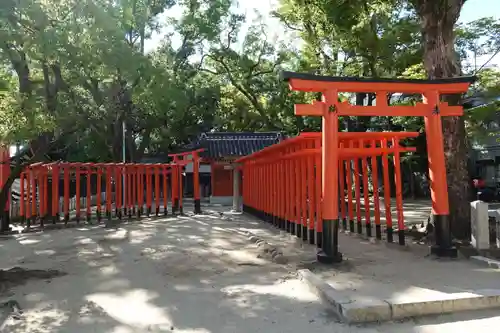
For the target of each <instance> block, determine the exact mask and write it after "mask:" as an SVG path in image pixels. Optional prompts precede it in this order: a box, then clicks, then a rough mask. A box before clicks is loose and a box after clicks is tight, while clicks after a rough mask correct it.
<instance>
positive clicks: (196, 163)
mask: <svg viewBox="0 0 500 333" xmlns="http://www.w3.org/2000/svg"><path fill="white" fill-rule="evenodd" d="M193 199H194V213H195V214H201V201H200V157H199V156H198V153H197V152H194V153H193Z"/></svg>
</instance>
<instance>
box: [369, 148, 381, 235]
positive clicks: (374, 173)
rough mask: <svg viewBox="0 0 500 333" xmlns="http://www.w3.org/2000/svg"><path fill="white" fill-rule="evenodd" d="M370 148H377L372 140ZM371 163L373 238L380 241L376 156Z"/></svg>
mask: <svg viewBox="0 0 500 333" xmlns="http://www.w3.org/2000/svg"><path fill="white" fill-rule="evenodd" d="M371 146H372V147H373V148H377V141H376V140H373V141H372V144H371ZM371 163H372V180H373V204H374V208H375V237H376V238H377V239H378V240H380V239H382V229H381V227H380V198H379V194H378V190H379V188H378V187H379V186H378V163H377V156H376V155H373V156H372V157H371Z"/></svg>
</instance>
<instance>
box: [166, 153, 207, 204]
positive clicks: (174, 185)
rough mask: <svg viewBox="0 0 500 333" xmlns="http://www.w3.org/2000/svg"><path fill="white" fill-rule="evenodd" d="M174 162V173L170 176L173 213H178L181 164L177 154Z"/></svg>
mask: <svg viewBox="0 0 500 333" xmlns="http://www.w3.org/2000/svg"><path fill="white" fill-rule="evenodd" d="M173 163H174V164H173V166H172V175H171V176H170V177H171V180H172V214H176V213H177V210H178V209H179V194H178V192H179V183H178V181H179V165H178V157H177V156H174V160H173ZM212 192H213V187H212Z"/></svg>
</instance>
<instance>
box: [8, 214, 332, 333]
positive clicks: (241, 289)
mask: <svg viewBox="0 0 500 333" xmlns="http://www.w3.org/2000/svg"><path fill="white" fill-rule="evenodd" d="M233 222H234V221H231V220H224V219H203V218H195V217H188V216H180V217H176V218H167V219H157V220H149V221H142V222H140V223H130V224H124V225H122V226H120V227H118V228H112V229H105V228H75V229H71V230H54V231H51V232H45V233H37V234H35V233H34V234H23V235H19V236H16V237H13V238H11V239H10V240H6V241H5V242H4V243H3V244H4V248H6V249H8V254H7V255H4V256H2V257H1V258H0V263H1V266H0V267H1V268H5V267H10V266H20V265H22V266H23V267H25V268H30V269H58V270H61V271H64V272H66V273H67V275H65V276H61V277H57V278H54V279H46V280H43V281H29V282H28V283H27V284H25V285H23V286H18V287H15V288H13V289H12V291H13V296H12V297H14V298H15V299H17V300H18V301H19V303H20V304H21V306H22V308H23V310H24V315H23V317H22V318H21V319H20V320H13V319H9V320H8V321H7V322H5V323H4V324H3V327H2V329H1V330H0V331H2V332H9V333H18V332H171V331H176V332H214V333H215V332H217V333H219V332H222V333H224V332H228V333H229V332H231V333H234V332H257V331H275V332H278V331H279V332H299V331H300V332H303V331H306V330H308V331H312V332H324V331H325V330H327V329H328V330H329V328H328V327H330V325H331V324H332V318H331V317H329V316H328V314H327V313H326V312H325V311H324V309H323V307H322V306H321V305H320V303H319V302H318V300H317V298H316V297H315V296H314V295H313V294H312V293H311V292H309V291H308V290H307V289H305V286H304V285H303V284H302V283H301V282H300V281H299V280H297V279H296V277H294V275H293V274H290V272H289V271H288V269H287V268H286V267H284V266H279V265H276V264H273V263H270V262H268V261H266V260H263V259H261V258H258V257H257V252H256V249H255V246H254V245H253V244H250V243H249V242H248V240H247V239H246V238H245V237H243V236H241V235H239V234H238V233H234V232H228V231H227V229H229V228H232V227H233ZM335 325H337V324H335Z"/></svg>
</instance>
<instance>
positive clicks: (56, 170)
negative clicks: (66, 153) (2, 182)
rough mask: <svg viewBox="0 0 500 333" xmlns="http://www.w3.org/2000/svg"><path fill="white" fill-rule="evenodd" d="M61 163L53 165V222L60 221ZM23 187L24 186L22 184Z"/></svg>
mask: <svg viewBox="0 0 500 333" xmlns="http://www.w3.org/2000/svg"><path fill="white" fill-rule="evenodd" d="M60 172H61V171H60V168H59V164H53V165H52V223H53V224H55V223H56V222H59V218H60V217H59V173H60ZM21 188H22V186H21Z"/></svg>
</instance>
